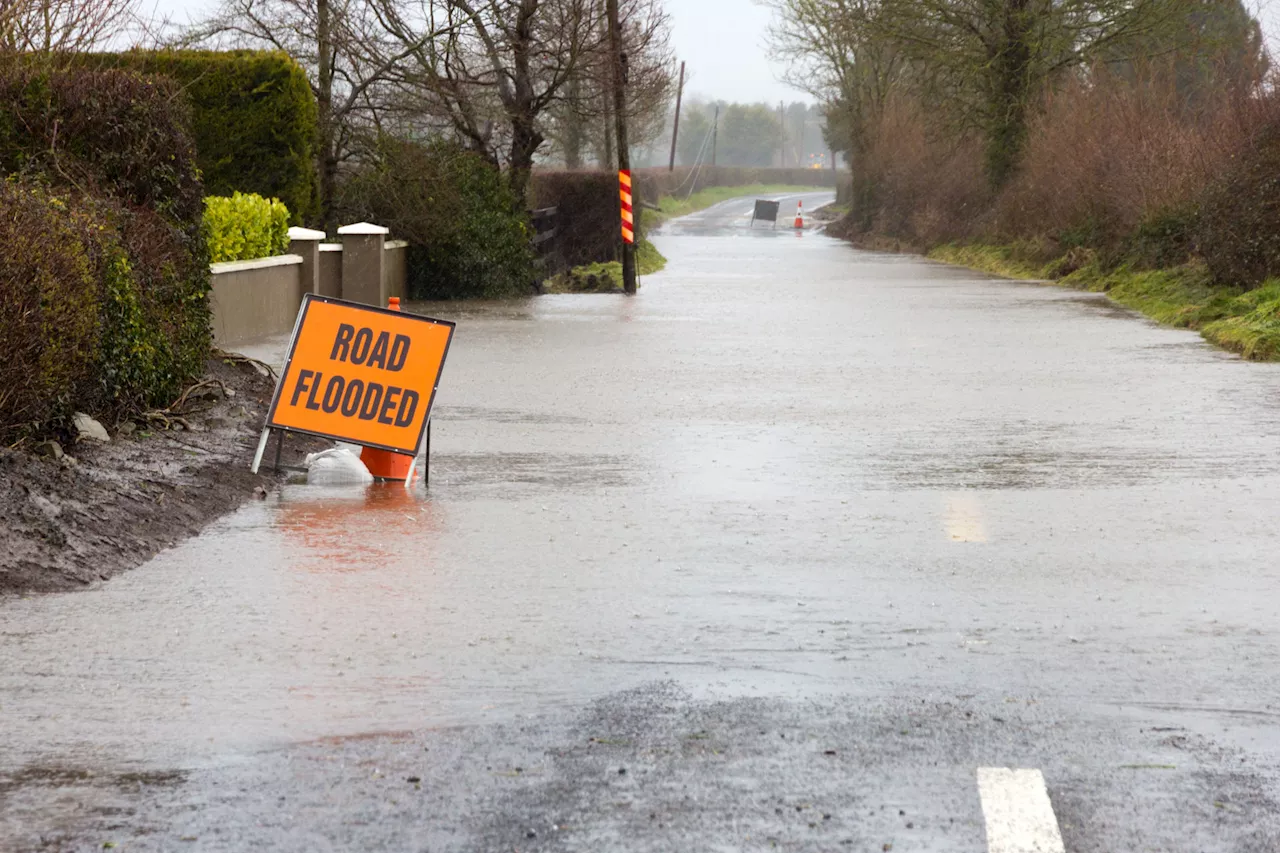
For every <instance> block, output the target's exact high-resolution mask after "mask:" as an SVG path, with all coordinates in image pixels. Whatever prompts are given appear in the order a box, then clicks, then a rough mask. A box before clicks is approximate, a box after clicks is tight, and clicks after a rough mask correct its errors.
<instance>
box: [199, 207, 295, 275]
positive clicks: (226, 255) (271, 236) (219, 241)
mask: <svg viewBox="0 0 1280 853" xmlns="http://www.w3.org/2000/svg"><path fill="white" fill-rule="evenodd" d="M204 230H205V235H206V238H207V239H208V241H209V260H210V261H211V262H212V263H215V264H217V263H222V262H224V261H249V260H253V259H254V258H269V257H271V256H272V255H283V254H284V251H285V249H287V248H288V247H289V208H287V207H285V205H284V203H283V202H281V201H280V200H279V199H275V198H272V199H266V198H263V197H262V196H260V195H256V194H254V193H235V194H233V195H231V196H205V199H204Z"/></svg>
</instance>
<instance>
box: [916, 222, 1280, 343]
mask: <svg viewBox="0 0 1280 853" xmlns="http://www.w3.org/2000/svg"><path fill="white" fill-rule="evenodd" d="M1020 249H1022V247H1019V246H991V245H981V244H978V245H947V246H939V247H938V248H936V249H934V250H933V251H931V252H929V257H930V258H932V259H934V260H937V261H943V262H945V263H949V264H957V265H959V266H965V267H969V268H971V269H976V270H981V271H983V272H988V273H992V274H995V275H1002V276H1005V277H1006V278H1016V279H1030V280H1037V281H1052V282H1056V283H1058V284H1062V285H1064V286H1067V287H1074V288H1077V289H1079V290H1087V291H1091V292H1094V293H1105V294H1107V296H1109V297H1111V299H1113V300H1115V301H1116V302H1118V303H1119V304H1121V305H1123V306H1125V307H1126V308H1132V309H1133V310H1135V311H1139V312H1141V313H1142V314H1145V315H1146V316H1148V317H1150V318H1151V319H1153V320H1155V321H1156V322H1158V323H1162V324H1164V325H1166V326H1174V327H1176V328H1180V329H1193V330H1195V331H1198V332H1199V333H1200V334H1201V335H1202V336H1203V337H1204V338H1205V340H1207V341H1209V342H1210V343H1212V344H1215V345H1217V346H1219V347H1222V348H1223V349H1225V350H1230V351H1231V352H1235V353H1239V354H1240V355H1242V356H1243V357H1245V358H1247V359H1250V360H1253V361H1280V279H1269V280H1268V281H1266V282H1264V283H1263V284H1262V286H1261V287H1258V288H1255V289H1253V290H1244V289H1243V288H1231V287H1218V286H1215V285H1213V283H1212V281H1211V280H1210V277H1209V273H1208V270H1206V269H1205V268H1204V266H1203V265H1201V264H1198V263H1189V264H1184V265H1183V266H1179V267H1173V268H1171V269H1161V270H1134V269H1131V268H1129V267H1124V266H1122V267H1120V268H1118V269H1115V270H1111V271H1106V270H1102V269H1100V268H1099V267H1098V266H1097V265H1096V264H1094V263H1088V262H1086V263H1084V264H1083V265H1078V262H1079V260H1081V259H1080V258H1071V257H1070V256H1067V257H1064V258H1059V259H1056V260H1054V261H1051V262H1049V263H1048V264H1044V263H1037V262H1036V261H1034V260H1029V259H1028V258H1027V254H1026V253H1025V252H1024V251H1020Z"/></svg>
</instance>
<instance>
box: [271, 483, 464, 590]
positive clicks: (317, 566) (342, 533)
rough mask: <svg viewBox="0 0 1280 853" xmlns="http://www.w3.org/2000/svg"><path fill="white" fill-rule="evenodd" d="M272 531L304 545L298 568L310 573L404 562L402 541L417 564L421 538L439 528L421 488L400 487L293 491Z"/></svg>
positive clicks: (425, 540)
mask: <svg viewBox="0 0 1280 853" xmlns="http://www.w3.org/2000/svg"><path fill="white" fill-rule="evenodd" d="M274 526H275V527H277V528H279V529H280V530H283V531H284V532H285V533H286V534H287V537H288V539H289V540H290V541H292V542H296V543H299V544H301V545H303V546H305V547H304V548H303V549H302V550H301V551H300V552H298V553H299V559H298V561H297V563H296V566H297V567H298V568H300V569H302V570H304V571H308V572H322V573H331V572H344V573H345V572H358V571H366V570H373V569H382V568H385V567H386V566H387V564H388V563H390V562H393V561H396V560H399V559H403V557H404V555H405V549H406V540H407V539H412V540H413V546H412V553H414V554H416V555H417V557H418V558H419V559H420V558H422V557H423V556H424V555H423V553H422V551H423V547H424V544H427V543H430V542H431V541H432V537H430V536H424V535H423V534H429V533H431V532H435V531H438V530H439V529H440V514H439V508H438V507H437V506H436V505H435V504H433V503H432V502H431V500H430V498H429V497H428V496H427V495H426V493H425V492H423V491H422V490H420V489H406V488H405V487H404V486H403V485H401V484H399V483H373V484H370V485H367V486H347V487H337V488H335V487H318V486H292V487H289V488H287V489H285V491H284V492H283V494H281V496H280V505H279V512H278V513H277V514H276V516H275V520H274Z"/></svg>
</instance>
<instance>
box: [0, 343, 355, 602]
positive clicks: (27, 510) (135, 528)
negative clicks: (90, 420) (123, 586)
mask: <svg viewBox="0 0 1280 853" xmlns="http://www.w3.org/2000/svg"><path fill="white" fill-rule="evenodd" d="M274 387H275V383H274V379H273V378H271V377H270V376H268V375H265V371H264V370H263V369H261V368H260V367H258V366H255V365H254V364H253V363H252V362H249V361H245V360H239V359H235V358H211V359H210V360H209V364H208V372H207V374H206V377H205V381H204V382H203V383H201V385H200V386H199V387H198V388H197V389H196V390H195V391H194V392H193V393H191V394H190V395H189V396H188V398H187V399H186V400H185V401H183V402H182V403H181V405H179V406H175V407H174V409H173V412H172V415H173V417H171V418H170V419H169V423H168V424H167V425H166V424H165V423H164V421H163V420H160V419H154V420H152V421H150V422H147V423H142V424H137V423H132V422H130V423H129V424H119V425H108V432H109V434H110V438H111V440H110V441H109V442H107V443H101V442H94V441H91V440H88V439H86V438H83V437H82V438H79V439H77V440H74V441H72V440H71V439H69V438H67V439H66V440H65V441H64V442H60V443H59V444H58V446H57V447H51V446H48V445H45V446H43V447H39V451H40V452H37V449H36V448H32V449H30V450H14V449H7V448H0V597H3V596H6V595H15V594H23V593H36V592H58V591H63V590H71V589H82V588H85V587H87V586H90V585H91V584H93V583H95V582H98V581H103V580H107V579H108V578H111V577H113V576H114V575H117V574H120V573H121V572H124V571H127V570H128V569H131V568H134V567H135V566H139V565H141V564H142V563H144V562H146V561H147V560H149V559H150V558H151V557H153V556H154V555H155V554H157V553H159V552H160V551H162V550H163V549H165V548H167V547H169V546H171V545H174V544H176V543H177V542H180V541H181V540H183V539H185V538H187V537H189V536H192V535H194V534H196V533H198V532H199V531H200V530H201V529H202V528H203V527H204V526H205V525H206V524H208V523H209V522H210V521H212V520H214V519H215V518H217V517H218V516H220V515H223V514H224V513H227V512H230V511H231V510H233V509H235V508H236V507H238V506H240V505H241V504H242V503H244V502H245V501H248V500H252V499H254V498H261V497H265V496H266V494H267V491H268V490H269V489H271V488H273V487H274V486H275V485H277V484H278V482H280V480H281V479H282V478H281V477H280V476H279V475H277V474H275V473H274V472H272V471H271V470H270V466H269V465H268V466H264V468H263V472H262V473H260V474H257V475H255V474H251V473H250V472H249V463H250V462H251V461H252V458H253V452H254V450H255V448H256V445H257V440H258V435H259V431H260V430H261V428H262V424H263V422H264V419H265V417H266V411H267V406H268V404H269V403H270V401H271V393H272V391H273V389H274ZM165 426H168V428H164V427H165ZM64 438H65V437H64ZM329 445H330V443H329V442H327V441H323V440H320V439H310V438H307V437H304V436H296V435H295V436H290V437H289V438H288V439H287V440H286V441H285V444H284V452H283V455H282V456H281V462H282V463H284V464H288V465H299V464H301V463H302V461H303V458H304V456H305V454H307V453H310V452H314V451H315V450H318V449H321V448H324V447H327V446H329ZM274 451H275V442H274V440H273V441H272V444H271V448H270V452H269V456H268V461H270V460H271V459H272V458H273V454H274Z"/></svg>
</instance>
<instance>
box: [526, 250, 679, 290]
mask: <svg viewBox="0 0 1280 853" xmlns="http://www.w3.org/2000/svg"><path fill="white" fill-rule="evenodd" d="M666 265H667V259H666V258H665V257H663V256H662V253H661V252H659V251H658V250H657V248H656V247H655V246H654V245H653V244H652V243H650V242H649V241H648V240H647V239H644V238H641V240H640V242H639V243H637V244H636V272H637V273H639V275H640V278H641V279H643V278H644V277H645V276H647V275H652V274H653V273H656V272H658V271H660V270H661V269H662V268H663V267H665V266H666ZM621 290H622V264H621V263H619V262H618V261H610V262H608V263H602V264H589V265H587V266H584V267H574V268H573V269H571V270H569V271H568V272H565V273H560V275H557V276H554V277H552V278H549V279H547V281H546V282H545V283H544V285H543V292H544V293H613V292H615V291H621Z"/></svg>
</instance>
